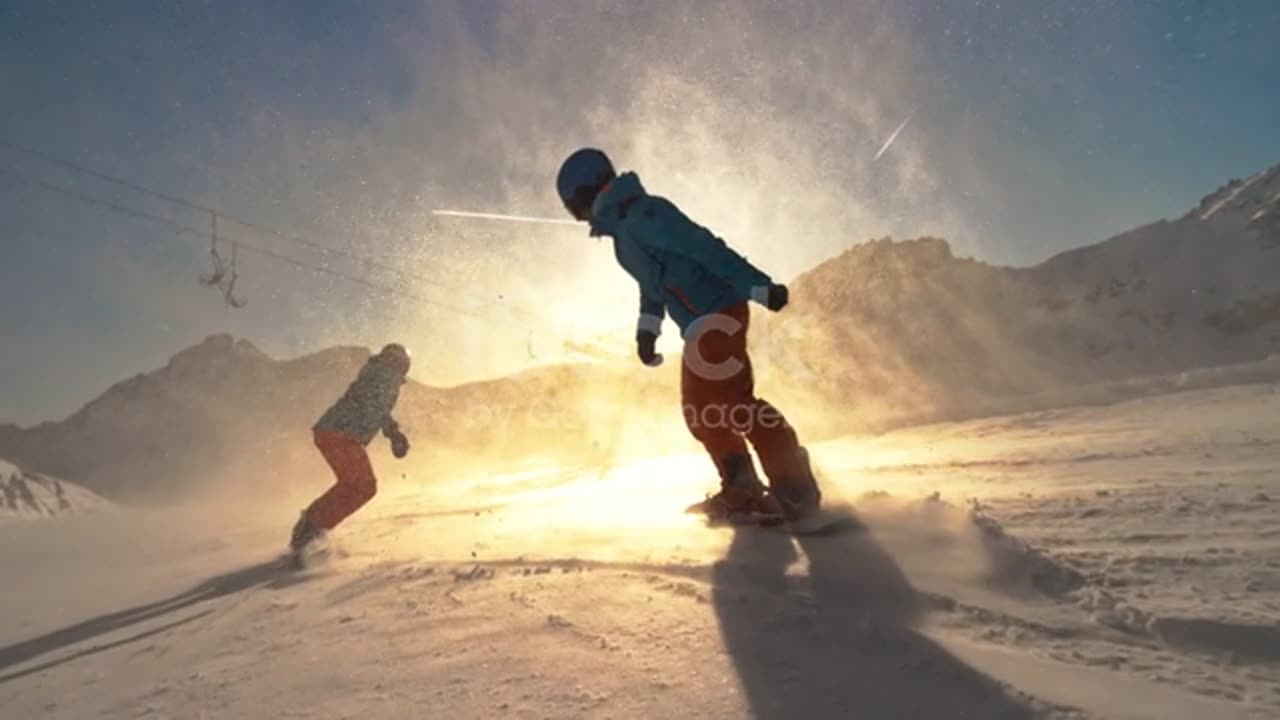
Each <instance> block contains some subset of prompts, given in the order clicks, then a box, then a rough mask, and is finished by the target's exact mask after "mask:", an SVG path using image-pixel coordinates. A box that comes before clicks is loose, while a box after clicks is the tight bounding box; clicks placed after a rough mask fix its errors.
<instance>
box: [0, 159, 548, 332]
mask: <svg viewBox="0 0 1280 720" xmlns="http://www.w3.org/2000/svg"><path fill="white" fill-rule="evenodd" d="M0 147H4V148H8V149H10V150H12V151H14V152H16V153H20V154H23V155H27V156H30V157H33V158H36V159H39V160H42V161H44V162H46V163H49V164H51V165H56V166H58V167H61V168H63V169H65V170H70V171H72V172H77V173H81V174H84V175H87V176H90V177H93V178H96V179H98V180H101V181H104V182H108V183H112V184H115V185H118V186H120V187H123V188H127V189H129V190H132V191H134V192H138V193H141V194H144V195H149V196H151V197H154V198H157V199H159V200H163V201H165V202H169V203H172V204H174V205H177V206H179V207H182V208H185V209H188V210H194V211H198V212H202V213H212V214H216V215H218V216H221V217H222V218H223V219H224V220H230V221H231V222H234V223H235V224H237V225H240V226H243V227H245V228H247V229H249V230H253V231H255V232H258V233H262V234H264V235H268V236H271V237H273V238H276V239H278V240H282V241H284V242H289V243H293V244H295V245H299V246H302V247H306V248H308V249H311V250H314V251H316V252H320V253H326V254H330V255H337V256H341V257H344V258H347V259H349V260H352V261H354V262H357V263H362V264H364V265H366V266H368V267H371V268H374V269H377V270H382V271H384V272H390V273H395V274H397V275H400V276H402V277H404V278H407V279H409V280H412V281H414V282H419V283H423V284H426V285H433V286H436V287H438V288H440V289H442V290H447V291H449V292H450V293H453V294H456V295H459V296H469V297H470V298H471V299H472V300H475V301H476V302H478V303H481V304H484V305H492V304H495V302H496V301H494V300H493V299H492V298H483V297H481V296H478V295H475V294H473V293H471V292H468V291H467V290H465V289H463V288H459V287H457V286H452V285H449V284H448V283H444V282H441V281H439V280H435V279H433V278H428V277H425V276H423V275H420V274H418V273H416V272H413V271H411V270H406V269H405V268H403V267H397V266H395V265H391V264H388V263H384V262H380V261H378V260H376V259H373V258H370V257H367V256H364V255H361V254H359V253H356V252H353V251H351V250H344V249H342V248H338V247H334V246H332V245H328V244H326V243H321V242H316V241H314V240H310V239H307V238H303V237H299V236H296V235H293V234H290V233H287V232H285V231H283V230H278V229H276V228H273V227H270V226H267V225H264V224H262V223H258V222H255V221H253V220H247V219H245V218H242V217H238V216H236V215H232V214H229V213H226V212H223V211H221V210H217V209H215V208H212V207H209V206H207V205H203V204H201V203H198V202H195V201H192V200H188V199H186V198H182V197H179V196H177V195H173V194H171V193H167V192H163V191H161V190H155V189H153V188H150V187H147V186H145V185H142V184H140V183H137V182H134V181H132V180H128V179H125V178H122V177H118V176H115V175H112V174H109V173H105V172H102V171H100V170H94V169H93V168H90V167H86V166H85V165H82V164H80V163H76V162H72V161H70V160H66V159H63V158H61V157H58V156H55V155H51V154H49V153H47V152H44V151H41V150H35V149H32V148H29V147H26V146H24V145H19V144H17V143H15V142H13V141H11V140H6V139H4V138H0ZM437 214H439V213H437ZM508 311H514V312H516V313H517V314H519V315H522V316H524V317H525V318H526V320H528V319H530V316H529V315H528V314H527V313H525V312H522V311H520V310H519V309H517V308H508Z"/></svg>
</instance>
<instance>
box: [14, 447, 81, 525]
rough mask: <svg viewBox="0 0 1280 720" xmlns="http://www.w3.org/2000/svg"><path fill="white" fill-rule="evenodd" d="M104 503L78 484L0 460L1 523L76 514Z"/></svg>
mask: <svg viewBox="0 0 1280 720" xmlns="http://www.w3.org/2000/svg"><path fill="white" fill-rule="evenodd" d="M103 503H104V501H103V500H102V498H99V497H98V496H97V495H94V494H93V493H91V492H89V491H88V490H85V489H84V488H82V487H80V486H79V485H74V484H72V483H69V482H64V481H62V480H57V479H55V478H51V477H49V476H47V475H40V474H38V473H29V472H26V471H24V470H22V469H21V468H19V467H18V466H16V465H14V464H12V463H9V462H5V461H4V460H0V522H3V521H4V520H8V519H13V518H39V517H52V516H55V515H65V514H69V513H77V512H82V511H85V510H89V509H92V508H94V507H98V506H100V505H102V504H103Z"/></svg>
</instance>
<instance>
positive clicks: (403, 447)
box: [387, 430, 409, 460]
mask: <svg viewBox="0 0 1280 720" xmlns="http://www.w3.org/2000/svg"><path fill="white" fill-rule="evenodd" d="M387 439H389V440H390V441H391V454H392V455H395V456H396V459H397V460H400V459H403V458H404V456H405V455H408V454H409V438H407V437H405V436H404V433H402V432H400V431H399V430H394V431H392V432H391V433H390V434H389V435H387Z"/></svg>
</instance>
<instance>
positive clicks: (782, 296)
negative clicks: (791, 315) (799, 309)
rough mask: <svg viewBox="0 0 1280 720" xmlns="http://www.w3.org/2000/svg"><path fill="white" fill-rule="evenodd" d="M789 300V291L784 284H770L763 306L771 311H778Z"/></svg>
mask: <svg viewBox="0 0 1280 720" xmlns="http://www.w3.org/2000/svg"><path fill="white" fill-rule="evenodd" d="M790 300H791V293H789V292H788V291H787V286H786V285H770V286H769V296H768V297H767V298H765V301H764V306H765V307H767V308H769V309H770V310H772V311H773V312H778V311H779V310H781V309H782V308H784V307H786V306H787V303H788V302H789V301H790Z"/></svg>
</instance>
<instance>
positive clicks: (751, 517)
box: [685, 501, 863, 536]
mask: <svg viewBox="0 0 1280 720" xmlns="http://www.w3.org/2000/svg"><path fill="white" fill-rule="evenodd" d="M704 503H705V501H699V502H696V503H694V504H692V505H690V506H689V507H688V508H686V509H685V512H686V513H689V514H691V515H701V516H702V517H703V518H704V519H705V520H706V523H707V525H708V526H709V527H732V528H761V529H764V530H772V531H776V532H785V533H788V534H791V535H805V536H814V535H817V536H820V535H837V534H841V533H846V532H856V531H858V530H861V529H863V525H862V522H861V521H860V520H858V518H857V516H856V515H855V514H854V513H853V509H852V508H848V507H838V506H837V507H823V508H821V509H819V510H818V511H817V512H815V513H813V514H812V515H810V516H809V517H806V518H804V519H802V520H800V521H797V522H794V523H792V522H787V519H786V518H784V517H783V516H782V515H774V514H768V513H740V514H736V515H731V516H729V517H726V518H711V517H708V516H707V515H706V511H705V505H704Z"/></svg>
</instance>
